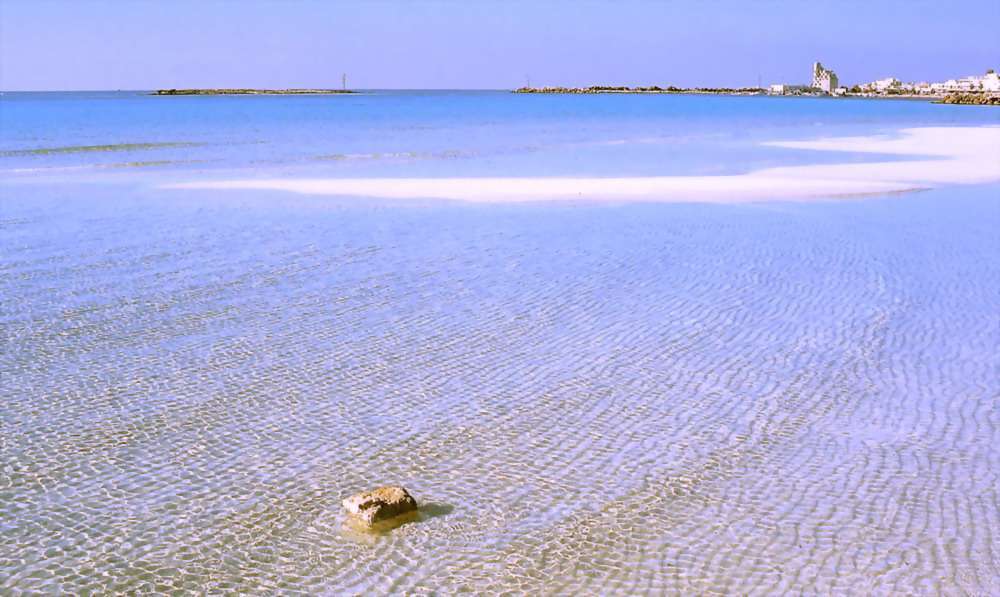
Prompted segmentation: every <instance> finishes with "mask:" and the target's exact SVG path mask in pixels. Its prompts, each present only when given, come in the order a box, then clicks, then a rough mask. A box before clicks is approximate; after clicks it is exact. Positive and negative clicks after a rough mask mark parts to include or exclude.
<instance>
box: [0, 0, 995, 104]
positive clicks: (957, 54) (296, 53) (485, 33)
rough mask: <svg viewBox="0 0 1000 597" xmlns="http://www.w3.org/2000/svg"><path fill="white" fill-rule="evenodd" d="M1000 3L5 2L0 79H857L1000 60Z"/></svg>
mask: <svg viewBox="0 0 1000 597" xmlns="http://www.w3.org/2000/svg"><path fill="white" fill-rule="evenodd" d="M998 22H1000V0H968V1H961V0H958V1H952V2H948V1H944V0H942V1H940V2H930V1H926V0H906V1H903V0H866V1H860V0H842V1H839V2H831V1H827V0H745V1H734V0H703V1H694V0H675V1H669V0H668V1H657V0H619V1H614V2H613V1H604V2H597V1H591V0H574V1H564V0H506V1H501V0H478V1H477V0H464V1H458V0H436V1H419V0H418V1H412V2H403V1H393V0H366V1H339V2H338V1H335V0H328V1H320V0H283V1H276V0H239V1H236V0H163V1H153V0H145V1H144V0H0V88H2V89H7V90H11V89H38V90H50V89H150V88H157V87H223V86H243V87H339V85H340V75H341V73H343V72H346V73H347V74H348V83H349V85H350V86H351V87H355V88H487V89H488V88H510V87H515V86H519V85H522V84H524V83H525V81H526V80H527V79H528V78H529V77H530V81H531V83H532V84H535V85H542V84H550V85H555V84H562V85H582V84H592V83H609V84H610V83H618V84H661V85H662V84H674V85H682V86H691V85H713V86H714V85H754V84H756V83H757V80H758V76H760V77H761V80H762V81H763V82H764V83H765V84H766V83H769V82H790V83H795V82H806V81H807V80H808V77H809V69H810V67H811V64H812V62H813V61H814V60H817V59H818V60H821V61H823V63H824V64H825V65H827V66H829V67H831V68H833V69H835V70H836V71H837V73H838V74H839V75H840V78H841V80H842V81H843V82H845V83H848V84H851V83H857V82H864V81H867V80H871V79H874V78H880V77H885V76H890V75H894V76H897V77H899V78H901V79H904V80H941V79H946V78H950V77H955V76H962V75H968V74H980V73H982V72H983V71H985V70H986V69H987V68H998V67H1000V36H998V35H996V31H995V27H996V26H997V23H998Z"/></svg>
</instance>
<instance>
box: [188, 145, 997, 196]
mask: <svg viewBox="0 0 1000 597" xmlns="http://www.w3.org/2000/svg"><path fill="white" fill-rule="evenodd" d="M766 145H769V146H774V147H788V148H795V149H812V150H822V151H850V152H866V153H880V154H894V155H898V156H919V159H912V160H902V161H893V162H872V163H862V164H827V165H814V166H789V167H782V168H768V169H764V170H757V171H754V172H750V173H747V174H738V175H732V176H650V177H629V178H569V177H566V178H555V177H552V178H549V177H538V178H324V179H318V178H310V179H294V178H292V179H244V180H224V181H202V182H190V183H183V184H175V185H170V186H171V187H172V188H189V189H271V190H283V191H291V192H296V193H305V194H312V195H346V196H364V197H382V198H391V199H407V198H428V199H454V200H464V201H495V202H501V201H503V202H510V201H536V200H559V199H569V200H580V199H595V200H627V201H661V202H662V201H702V202H708V201H711V202H725V203H730V202H741V201H754V200H762V199H805V198H813V197H838V196H851V195H862V194H877V193H891V192H902V191H910V190H917V189H926V188H932V187H936V186H940V185H945V184H964V183H985V182H992V181H1000V127H935V128H929V127H928V128H913V129H905V130H903V131H901V132H900V134H899V135H897V136H892V137H888V136H885V137H883V136H877V137H842V138H830V139H819V140H816V141H788V142H772V143H767V144H766Z"/></svg>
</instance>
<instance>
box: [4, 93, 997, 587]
mask: <svg viewBox="0 0 1000 597" xmlns="http://www.w3.org/2000/svg"><path fill="white" fill-rule="evenodd" d="M155 99H162V98H155ZM712 99H714V98H712ZM727 99H728V98H727ZM88 101H89V100H88ZM233 101H236V100H233ZM827 104H828V105H837V104H831V103H829V102H828V103H827ZM865 109H871V108H865ZM879 109H882V108H879ZM921 109H924V108H921ZM6 114H9V112H6ZM965 114H972V112H966V113H965ZM975 114H980V115H982V114H985V113H984V112H975ZM5 118H6V116H5ZM373 118H374V117H373ZM921 118H923V117H922V116H921V117H919V118H918V117H916V116H911V118H910V120H908V121H907V125H909V124H912V123H914V122H917V123H919V122H923V121H922V120H920V119H921ZM962 118H970V119H972V117H970V116H962ZM981 118H986V121H987V122H989V118H992V117H991V116H990V117H981ZM773 119H774V120H780V119H779V118H778V116H773ZM417 120H419V119H417ZM598 120H599V119H598ZM889 120H890V121H891V122H890V123H889V124H886V126H889V125H890V124H893V123H895V122H896V121H895V120H893V119H889ZM25 126H26V125H25ZM87 126H94V125H92V124H87V125H84V124H81V127H83V128H86V127H87ZM262 126H264V125H262ZM553 126H555V127H556V128H558V127H561V126H563V125H561V124H560V125H553ZM601 126H602V127H608V128H610V124H608V123H604V124H602V125H601ZM704 126H705V127H708V125H707V124H706V125H704ZM853 126H854V125H844V127H843V129H844V130H847V129H850V128H852V127H853ZM26 128H27V127H26ZM834 128H836V127H834ZM114 130H115V128H114V127H111V126H109V127H108V131H114ZM276 130H277V129H276ZM532 130H535V129H532ZM705 130H706V131H707V130H709V129H708V128H706V129H705ZM836 130H840V129H836ZM6 133H7V131H6V121H5V134H6ZM699 134H701V133H699ZM720 134H722V133H720ZM768 134H769V133H767V132H764V131H762V130H759V129H755V130H754V133H753V134H752V135H751V136H753V137H758V136H766V135H768ZM110 136H112V135H105V137H103V138H98V137H99V135H98V136H95V137H93V139H91V138H89V137H88V138H87V140H84V139H83V138H79V139H78V138H73V139H64V140H62V141H61V142H58V143H51V144H50V145H51V146H64V147H70V146H80V145H100V144H105V143H109V142H112V141H113V140H112V139H109V138H108V137H110ZM177 139H180V140H181V141H184V140H185V139H186V140H187V141H190V142H201V140H199V139H193V140H192V138H191V136H190V135H188V136H184V135H178V136H177ZM699 139H700V140H699V141H698V143H699V144H702V145H703V147H704V151H703V153H701V154H698V155H699V156H701V157H699V158H697V159H695V158H689V159H690V161H689V162H688V163H685V164H682V165H681V167H683V168H684V169H691V168H699V167H706V168H707V167H711V166H712V161H711V158H709V157H708V156H711V155H712V154H711V152H710V151H709V148H710V145H711V143H710V142H709V141H706V140H705V139H706V138H705V137H699ZM57 141H58V140H57ZM187 141H185V142H187ZM129 142H130V143H139V142H143V143H147V142H166V141H156V140H155V139H152V140H151V139H150V138H145V139H131V140H129ZM312 142H313V143H315V144H316V145H317V146H319V145H322V143H321V142H320V141H319V140H313V141H312ZM281 143H283V141H282V142H281ZM281 143H279V142H277V141H275V142H274V144H275V145H280V146H281V147H286V146H284V145H281ZM335 145H336V144H330V146H329V147H324V148H323V150H324V151H330V152H331V153H333V152H336V151H338V149H339V148H338V147H336V146H335ZM472 145H474V144H472ZM19 147H21V145H18V144H16V143H13V142H9V143H5V145H4V147H3V149H14V148H19ZM286 148H287V147H286ZM748 148H749V145H747V146H746V147H745V148H743V149H740V150H739V151H736V152H735V153H726V150H720V151H721V153H719V154H717V157H716V158H715V159H721V158H718V156H725V155H736V154H739V155H743V152H746V156H747V157H746V158H745V159H743V158H739V159H736V158H734V159H735V162H727V163H726V164H725V165H724V166H725V167H727V168H728V167H733V166H732V164H733V163H735V164H736V167H746V166H747V165H748V164H749V163H751V162H753V161H754V160H757V159H765V158H761V157H759V155H758V154H754V153H753V152H752V151H751V150H750V149H748ZM474 149H477V150H478V149H480V148H478V147H474ZM157 151H165V152H168V154H169V155H170V156H171V157H172V158H173V159H187V158H191V159H195V158H197V157H198V156H197V155H195V153H196V152H197V151H201V147H200V146H199V147H190V148H164V149H160V150H157ZM226 151H233V152H234V155H235V154H236V153H238V152H237V150H234V149H227V150H226ZM269 151H270V150H269ZM281 151H284V150H283V149H282V150H281ZM560 151H561V150H560ZM629 151H632V152H635V153H642V150H641V147H640V146H639V143H638V142H636V143H633V144H630V145H629ZM97 153H99V155H101V156H104V155H106V154H104V153H100V152H97ZM279 153H280V151H279ZM555 153H558V152H556V150H553V153H551V154H550V153H545V154H544V155H547V156H551V155H555ZM608 155H613V154H610V153H609V154H608ZM778 155H779V154H774V157H767V158H766V159H768V160H770V159H777V156H778ZM781 155H787V156H792V157H789V158H788V159H789V160H790V161H792V162H795V161H803V160H826V159H831V158H829V157H828V156H816V155H814V154H811V153H809V152H798V153H796V152H788V153H787V154H781ZM81 156H82V154H79V153H74V154H69V155H67V154H60V155H46V156H44V157H39V156H28V155H19V156H8V157H7V158H6V159H8V160H11V163H12V164H13V166H11V167H12V168H14V167H17V168H22V167H23V166H24V164H25V163H27V162H28V161H30V160H45V161H44V163H43V164H36V166H38V167H50V166H51V167H56V166H61V165H65V164H66V163H72V164H73V165H75V166H86V168H84V171H85V172H84V173H81V174H73V175H72V176H68V175H66V174H65V171H60V172H61V173H60V174H59V175H58V176H56V175H52V174H49V173H43V174H44V176H43V175H42V174H38V173H37V172H36V173H35V174H34V175H32V176H26V175H25V174H24V173H8V175H9V177H10V178H8V179H7V180H6V182H5V183H4V185H3V187H2V195H0V200H2V203H0V206H2V209H0V296H2V297H3V301H2V310H0V342H2V344H0V346H2V350H0V379H2V383H0V393H2V405H3V407H2V409H0V422H2V428H3V433H2V434H0V450H2V465H0V591H2V592H9V593H16V592H18V591H25V592H42V591H47V592H67V593H80V592H85V591H94V592H109V591H111V592H130V591H141V590H147V589H149V590H172V589H177V590H184V591H210V592H224V591H233V592H240V593H271V592H291V591H304V592H310V593H345V592H362V591H375V592H389V591H393V592H432V591H436V592H443V593H452V592H457V591H460V590H471V591H476V592H484V593H496V592H501V591H505V590H509V591H515V592H524V593H628V594H641V593H654V594H655V593H665V592H666V593H683V594H692V593H700V594H705V593H757V594H775V593H785V592H795V593H807V594H816V593H820V594H829V593H851V594H867V593H879V594H889V593H893V594H898V593H902V594H913V593H923V594H927V593H938V592H943V593H972V594H995V593H998V592H1000V547H998V545H1000V495H998V486H1000V479H998V474H1000V473H998V471H1000V456H998V452H997V450H996V448H995V447H996V446H997V445H1000V409H998V408H997V406H998V396H1000V384H998V383H997V370H998V365H1000V362H998V361H1000V359H998V351H997V346H998V345H1000V324H998V319H997V301H998V297H1000V262H998V259H997V256H998V255H1000V237H998V235H997V234H996V230H997V227H998V224H1000V192H998V191H1000V189H998V187H997V186H996V185H991V186H969V187H951V188H943V189H938V190H935V191H930V192H924V193H915V194H907V195H898V196H892V197H879V198H870V199H865V200H856V201H839V202H815V203H809V204H796V203H767V202H762V203H760V204H755V205H742V206H736V205H728V206H727V205H695V204H690V205H685V204H664V205H622V204H600V203H590V204H578V205H553V204H523V205H460V204H449V203H446V202H416V203H415V202H410V203H393V202H386V201H373V200H360V199H346V198H345V199H328V198H303V197H298V196H294V195H283V194H276V193H262V192H257V193H247V192H234V193H208V192H195V191H167V190H158V189H157V188H156V186H157V183H158V182H159V181H161V180H163V179H164V178H176V177H178V176H181V175H183V176H203V175H211V173H205V172H202V171H199V170H196V169H193V168H192V167H191V166H169V167H167V168H165V169H164V170H159V171H157V173H155V174H141V173H136V172H133V171H128V172H122V173H121V174H120V175H117V174H116V176H115V177H112V178H107V177H104V178H97V177H94V176H93V175H92V174H91V170H90V169H89V168H90V167H91V166H92V165H93V162H84V161H72V162H65V163H64V162H58V163H57V162H53V161H50V160H67V159H68V160H92V159H94V158H93V157H92V156H88V157H85V158H84V157H81ZM755 156H756V157H755ZM646 157H647V158H648V161H649V163H650V164H652V163H654V162H655V159H654V158H653V157H650V156H646ZM661 157H662V156H661ZM130 159H131V158H130ZM226 159H228V158H226ZM241 159H242V158H241ZM869 159H870V158H869ZM15 162H16V163H15ZM552 163H553V164H557V165H556V166H553V167H554V168H561V167H564V166H565V167H568V166H567V165H566V164H562V163H560V162H559V160H558V159H557V158H552ZM241 164H242V162H238V160H236V159H235V158H234V161H230V162H226V166H225V167H226V168H242V167H245V166H243V165H241ZM327 167H328V166H317V168H327ZM384 167H385V168H387V171H391V168H390V167H389V166H384ZM412 167H416V166H412ZM435 167H437V166H435ZM487 167H488V163H485V162H483V160H481V159H475V160H470V162H469V164H468V166H463V168H470V169H475V168H483V169H486V168H487ZM432 169H433V168H432ZM74 172H77V171H74ZM102 176H104V175H103V174H102ZM73 177H77V178H73ZM389 482H392V483H401V484H403V485H405V486H406V487H408V488H409V489H410V491H411V492H412V493H413V494H414V495H415V497H416V498H417V499H418V500H419V501H420V502H421V503H422V504H424V505H425V506H424V514H425V515H424V516H423V519H422V520H421V521H419V522H415V523H411V524H407V525H404V526H402V527H400V528H398V529H396V530H394V531H392V532H391V533H389V534H387V535H384V536H377V537H376V536H364V535H358V534H357V533H355V532H352V531H350V530H347V529H345V528H344V527H343V525H342V522H343V521H342V518H341V514H340V512H339V502H340V500H341V499H342V498H344V497H346V496H347V495H349V494H351V493H353V492H355V491H359V490H362V489H366V488H370V487H371V486H373V485H376V484H380V483H389Z"/></svg>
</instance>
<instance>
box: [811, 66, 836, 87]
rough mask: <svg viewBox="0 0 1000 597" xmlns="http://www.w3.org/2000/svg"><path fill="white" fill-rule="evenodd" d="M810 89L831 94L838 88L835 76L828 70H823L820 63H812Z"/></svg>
mask: <svg viewBox="0 0 1000 597" xmlns="http://www.w3.org/2000/svg"><path fill="white" fill-rule="evenodd" d="M812 87H813V88H815V89H819V90H820V91H823V92H824V93H833V92H834V91H835V90H836V89H837V88H838V87H840V81H839V80H838V79H837V74H836V73H835V72H833V71H832V70H830V69H828V68H824V67H823V64H822V63H820V62H815V63H813V76H812Z"/></svg>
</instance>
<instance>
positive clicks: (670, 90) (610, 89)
mask: <svg viewBox="0 0 1000 597" xmlns="http://www.w3.org/2000/svg"><path fill="white" fill-rule="evenodd" d="M513 93H540V94H546V93H548V94H558V93H561V94H580V95H589V94H599V93H665V94H704V95H763V94H765V93H766V91H765V90H764V89H763V88H760V87H736V88H730V87H674V86H672V85H671V86H669V87H658V86H656V85H653V86H651V87H626V86H611V85H591V86H590V87H520V88H518V89H515V90H513Z"/></svg>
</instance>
